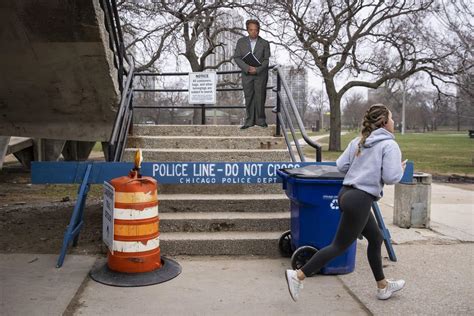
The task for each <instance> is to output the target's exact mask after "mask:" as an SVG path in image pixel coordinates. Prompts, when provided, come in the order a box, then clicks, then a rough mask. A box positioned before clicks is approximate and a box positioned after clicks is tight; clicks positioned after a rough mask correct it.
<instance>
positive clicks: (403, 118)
mask: <svg viewBox="0 0 474 316" xmlns="http://www.w3.org/2000/svg"><path fill="white" fill-rule="evenodd" d="M402 88H403V91H402V135H405V102H406V92H405V81H404V80H402Z"/></svg>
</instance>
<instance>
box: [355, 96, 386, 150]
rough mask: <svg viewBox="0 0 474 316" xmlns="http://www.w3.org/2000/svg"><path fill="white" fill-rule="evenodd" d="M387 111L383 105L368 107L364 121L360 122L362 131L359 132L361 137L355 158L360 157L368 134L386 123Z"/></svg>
mask: <svg viewBox="0 0 474 316" xmlns="http://www.w3.org/2000/svg"><path fill="white" fill-rule="evenodd" d="M388 115H389V110H388V108H387V107H386V106H385V105H383V104H374V105H372V106H370V107H369V109H368V110H367V112H365V116H364V120H363V122H362V130H361V132H360V134H361V137H360V141H359V148H358V149H357V153H356V156H359V155H360V152H361V149H362V147H363V146H364V145H365V141H366V140H367V137H369V136H370V134H371V133H372V132H373V131H374V130H376V129H378V128H380V127H382V126H383V125H385V124H386V123H387V121H388Z"/></svg>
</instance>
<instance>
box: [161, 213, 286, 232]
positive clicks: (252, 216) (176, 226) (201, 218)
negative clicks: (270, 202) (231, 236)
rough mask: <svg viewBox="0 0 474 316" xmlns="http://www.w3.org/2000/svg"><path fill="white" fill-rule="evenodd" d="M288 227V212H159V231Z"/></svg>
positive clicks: (250, 229)
mask: <svg viewBox="0 0 474 316" xmlns="http://www.w3.org/2000/svg"><path fill="white" fill-rule="evenodd" d="M289 228H290V212H289V211H288V212H271V213H270V212H267V213H259V212H242V213H230V212H205V213H196V212H190V213H188V212H185V213H160V231H161V232H162V233H164V234H165V233H168V232H223V231H245V232H249V231H251V232H258V231H278V232H281V231H285V230H288V229H289Z"/></svg>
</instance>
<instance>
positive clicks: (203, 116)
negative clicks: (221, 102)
mask: <svg viewBox="0 0 474 316" xmlns="http://www.w3.org/2000/svg"><path fill="white" fill-rule="evenodd" d="M201 125H206V105H205V104H201Z"/></svg>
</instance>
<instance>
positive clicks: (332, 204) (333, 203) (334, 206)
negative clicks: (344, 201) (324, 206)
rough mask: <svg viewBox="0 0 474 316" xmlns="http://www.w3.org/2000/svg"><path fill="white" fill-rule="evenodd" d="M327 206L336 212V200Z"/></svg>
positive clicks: (337, 205)
mask: <svg viewBox="0 0 474 316" xmlns="http://www.w3.org/2000/svg"><path fill="white" fill-rule="evenodd" d="M329 206H330V207H331V209H333V210H338V209H339V203H338V202H337V199H333V200H332V201H331V204H329Z"/></svg>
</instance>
